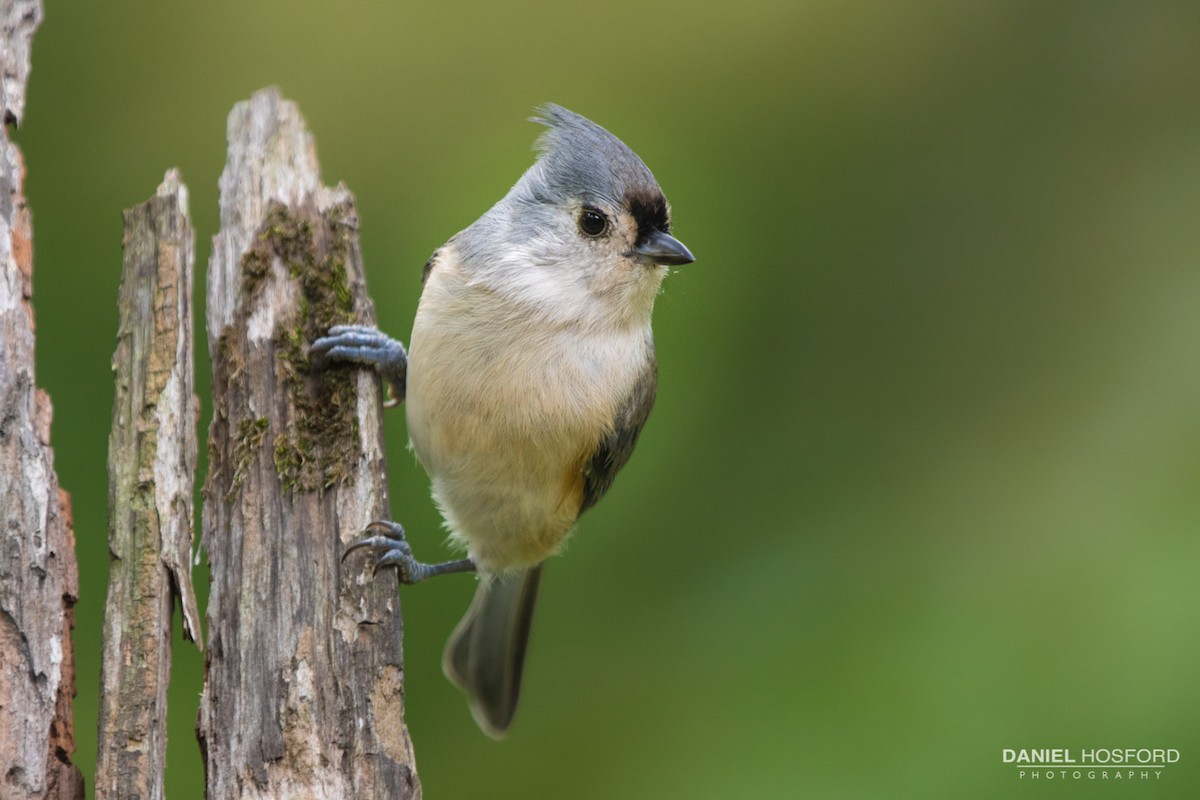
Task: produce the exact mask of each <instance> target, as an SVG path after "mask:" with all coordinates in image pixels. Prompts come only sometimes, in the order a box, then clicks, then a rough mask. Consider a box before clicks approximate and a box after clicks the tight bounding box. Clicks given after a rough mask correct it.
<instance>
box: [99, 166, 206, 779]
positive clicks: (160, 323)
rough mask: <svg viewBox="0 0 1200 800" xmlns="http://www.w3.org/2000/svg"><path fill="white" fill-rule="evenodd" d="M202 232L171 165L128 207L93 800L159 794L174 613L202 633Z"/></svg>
mask: <svg viewBox="0 0 1200 800" xmlns="http://www.w3.org/2000/svg"><path fill="white" fill-rule="evenodd" d="M194 248H195V233H194V232H193V230H192V226H191V222H190V221H189V219H188V207H187V187H186V186H184V185H183V184H182V183H180V181H179V175H178V173H177V172H175V171H174V170H171V171H170V172H168V173H167V175H166V178H165V179H164V181H163V184H162V186H160V187H159V188H158V192H157V193H156V194H155V196H154V197H152V198H150V200H148V201H147V202H145V203H143V204H142V205H140V206H136V207H134V208H131V209H128V210H127V211H126V212H125V258H124V265H123V268H122V272H121V290H120V294H119V298H118V312H119V328H118V331H117V349H116V352H115V353H114V354H113V375H114V378H115V381H116V388H115V392H114V397H113V417H112V432H111V433H110V435H109V440H108V477H109V502H108V508H109V534H108V546H109V559H110V562H109V571H108V600H107V603H106V605H105V608H104V641H103V646H102V660H101V667H100V714H99V725H98V730H99V739H98V742H97V759H96V781H95V782H96V792H95V796H96V798H97V799H98V800H108V799H109V798H144V799H145V800H151V799H153V800H161V798H162V797H163V796H164V795H163V770H164V768H165V766H166V754H167V728H166V725H167V687H168V684H169V682H170V672H171V615H172V612H173V610H174V601H175V598H176V597H178V598H179V601H180V607H181V610H182V618H183V633H184V636H186V637H187V638H188V639H191V640H192V641H197V640H198V638H199V631H198V629H197V624H198V621H199V612H198V611H197V609H196V598H195V595H194V593H193V591H192V578H191V571H190V561H191V558H190V553H191V545H192V520H193V514H192V505H193V504H192V495H193V491H194V486H195V475H196V416H197V401H196V396H195V393H194V392H195V389H194V386H195V378H194V367H193V358H192V267H193V262H194V260H195V256H194Z"/></svg>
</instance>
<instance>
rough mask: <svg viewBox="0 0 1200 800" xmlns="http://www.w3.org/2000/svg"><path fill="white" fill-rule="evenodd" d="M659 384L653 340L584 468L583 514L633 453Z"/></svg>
mask: <svg viewBox="0 0 1200 800" xmlns="http://www.w3.org/2000/svg"><path fill="white" fill-rule="evenodd" d="M657 388H658V367H657V365H656V364H655V361H654V346H653V344H652V343H651V344H650V357H649V359H648V360H647V362H646V368H645V370H644V371H643V372H642V375H641V377H640V378H639V379H638V381H637V383H636V384H635V385H634V387H633V391H632V392H630V393H629V397H627V398H626V399H625V402H624V403H623V404H622V405H621V408H620V410H619V411H618V412H617V418H616V421H615V424H614V426H613V430H612V433H610V434H609V435H608V436H606V437H605V438H604V439H603V441H601V442H600V446H599V447H598V448H596V452H595V453H593V454H592V457H591V458H590V459H588V461H587V463H586V464H585V465H584V468H583V502H582V503H581V504H580V506H579V513H580V514H582V513H583V512H584V511H587V510H588V509H589V508H591V507H592V506H594V505H596V502H597V501H599V499H600V498H601V497H603V496H604V493H605V492H607V491H608V487H610V486H612V482H613V480H614V479H615V478H616V477H617V473H618V472H620V471H621V467H623V466H625V463H626V462H627V461H629V457H630V456H631V455H633V448H634V445H636V444H637V440H638V435H639V434H640V433H641V432H642V427H643V426H644V425H645V424H646V419H647V418H648V417H649V416H650V409H652V408H653V407H654V394H655V391H656V390H657Z"/></svg>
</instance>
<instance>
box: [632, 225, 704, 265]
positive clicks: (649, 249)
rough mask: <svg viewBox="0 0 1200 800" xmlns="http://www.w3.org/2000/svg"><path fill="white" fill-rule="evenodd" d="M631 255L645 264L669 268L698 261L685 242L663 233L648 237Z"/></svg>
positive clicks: (655, 233) (657, 232)
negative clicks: (662, 265) (661, 265)
mask: <svg viewBox="0 0 1200 800" xmlns="http://www.w3.org/2000/svg"><path fill="white" fill-rule="evenodd" d="M629 254H630V255H631V256H633V257H634V258H636V259H637V260H638V261H641V262H642V263H643V264H664V265H666V266H668V267H677V266H679V265H681V264H690V263H692V262H693V261H695V260H696V257H695V256H694V255H692V251H691V250H688V249H687V246H686V245H684V243H683V242H681V241H679V240H678V239H676V238H675V237H674V236H672V235H671V234H669V233H663V232H662V231H654V232H653V233H651V234H650V235H649V236H647V237H646V241H644V242H642V243H641V244H639V245H638V246H637V247H635V248H633V250H631V251H629Z"/></svg>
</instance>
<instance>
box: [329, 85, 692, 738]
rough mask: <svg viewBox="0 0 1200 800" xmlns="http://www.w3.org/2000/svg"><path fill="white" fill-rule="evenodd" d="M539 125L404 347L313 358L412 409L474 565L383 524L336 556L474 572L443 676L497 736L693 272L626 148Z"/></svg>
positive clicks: (545, 121)
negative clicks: (534, 630)
mask: <svg viewBox="0 0 1200 800" xmlns="http://www.w3.org/2000/svg"><path fill="white" fill-rule="evenodd" d="M531 121H533V122H536V123H539V124H541V125H543V126H545V130H544V131H543V132H542V133H541V135H540V136H539V137H538V139H537V142H536V144H535V149H536V151H537V153H538V157H537V158H536V160H535V161H534V163H533V165H532V166H530V167H529V168H528V170H527V171H526V172H525V173H524V174H523V175H522V176H521V177H520V178H519V179H518V180H517V182H516V183H515V184H514V185H513V186H512V188H511V189H510V190H509V192H508V193H507V194H506V195H505V196H504V197H503V198H502V199H501V200H499V201H498V202H497V203H496V204H495V205H493V206H492V207H491V208H490V209H489V210H488V211H487V212H485V213H484V214H483V215H482V216H481V217H480V218H479V219H477V220H476V221H475V222H474V223H472V224H471V225H470V226H468V227H467V228H465V229H464V230H462V231H460V232H459V233H457V234H456V235H454V236H453V237H451V238H450V240H449V241H447V242H446V244H445V245H443V246H442V247H440V248H438V249H437V250H436V251H435V252H434V253H433V255H432V256H431V257H430V259H429V261H428V262H427V263H426V265H425V268H424V270H423V272H422V278H421V279H422V291H421V297H420V301H419V303H418V307H417V312H416V316H415V319H414V322H413V329H412V335H411V337H410V339H409V346H408V348H407V349H406V348H405V346H404V344H403V343H402V342H400V341H398V340H396V339H393V338H391V337H389V336H387V335H386V334H384V333H382V332H381V331H379V330H378V329H377V328H375V327H371V326H364V325H339V326H334V327H332V328H330V329H329V331H328V332H327V334H326V335H325V336H322V337H321V338H319V339H317V340H316V341H314V342H313V343H312V345H311V351H310V356H311V357H312V358H313V359H315V361H317V362H320V363H325V364H331V363H337V362H343V363H350V364H352V365H357V366H358V367H359V368H361V367H370V368H373V369H375V370H376V371H377V372H378V373H379V374H380V376H381V377H382V378H383V379H384V381H386V384H387V386H388V387H389V393H390V394H391V396H392V400H391V401H390V402H392V403H393V404H394V403H398V402H403V404H404V406H405V409H406V414H405V416H406V420H407V426H408V435H409V445H410V447H411V449H412V450H413V452H414V453H415V455H416V457H417V460H418V461H419V463H420V464H421V465H422V467H423V468H424V470H425V471H426V473H427V474H428V475H429V478H430V482H431V490H432V495H433V498H434V501H435V503H436V505H437V506H438V508H439V510H440V511H441V514H442V517H443V520H444V523H445V527H446V528H447V530H448V531H449V538H450V541H451V543H452V544H454V545H456V546H457V547H459V548H462V549H465V551H466V557H465V558H462V559H458V560H455V561H448V562H445V563H436V564H427V563H424V562H421V561H418V560H417V559H416V558H415V557H414V555H413V551H412V547H411V545H410V544H409V542H408V540H407V538H406V535H405V531H404V528H403V526H402V525H401V524H400V523H398V522H395V521H393V520H376V521H374V522H371V523H370V524H369V525H367V526H366V528H365V530H364V531H363V535H362V536H361V538H359V539H358V540H357V541H354V542H353V543H352V544H350V546H349V547H347V548H346V550H345V552H344V554H343V559H344V558H345V557H346V556H348V555H349V554H350V553H352V552H354V551H357V550H360V549H366V550H368V551H371V552H372V553H374V554H376V563H375V568H376V571H377V572H378V570H379V569H380V568H382V567H395V568H396V570H397V574H398V576H399V580H400V582H401V583H403V584H411V583H417V582H420V581H422V580H425V579H427V578H429V577H432V576H434V575H442V574H448V573H458V572H471V571H474V572H476V573H477V574H478V587H477V589H476V592H475V596H474V600H473V601H472V602H471V605H470V607H469V609H468V610H467V612H466V615H465V616H464V617H463V619H462V621H461V622H460V623H459V624H458V626H457V627H456V628H455V629H454V631H453V633H452V634H451V635H450V638H449V641H448V642H447V645H446V648H445V652H444V656H443V661H442V666H443V671H444V672H445V674H446V676H447V678H448V679H449V680H450V681H451V682H452V683H453V684H455V685H456V686H458V687H459V688H460V689H462V690H463V691H464V692H465V693H466V695H467V698H468V703H469V706H470V709H471V712H472V715H473V716H474V718H475V720H476V722H477V723H478V725H479V727H480V728H481V729H482V730H483V732H484V733H486V734H487V735H489V736H491V737H493V738H501V737H502V736H503V735H504V734H505V732H506V731H507V730H508V729H509V727H510V725H511V724H512V720H513V716H514V714H515V712H516V708H517V700H518V696H519V694H520V688H521V675H522V671H523V667H524V662H525V653H526V649H527V646H528V643H529V634H530V627H531V624H532V619H533V612H534V607H535V604H536V601H537V595H538V586H539V582H540V580H541V575H542V572H543V569H544V566H543V565H544V562H545V561H546V560H547V559H548V558H549V557H551V556H552V555H554V554H555V553H556V552H558V551H559V549H560V548H561V547H562V545H563V542H564V540H565V539H566V538H567V536H568V534H569V533H570V532H571V530H572V529H573V528H574V527H575V524H576V521H577V520H578V518H579V516H580V514H582V513H583V512H585V511H587V510H588V509H590V508H591V507H592V506H594V505H595V504H596V502H597V501H599V500H600V498H601V497H603V496H604V494H605V493H606V492H607V491H608V490H609V487H610V486H611V485H612V483H613V479H614V478H615V477H616V475H617V473H618V472H619V471H620V470H621V468H622V467H624V466H625V464H626V462H627V461H628V460H629V458H630V455H631V454H632V452H633V450H634V446H635V445H636V444H637V440H638V436H639V434H640V433H641V431H642V428H643V426H644V425H645V424H646V420H647V418H648V417H649V415H650V410H651V408H652V407H653V405H654V400H655V395H656V387H657V366H656V360H655V352H654V338H653V333H652V330H651V316H652V311H653V308H654V302H655V299H656V297H657V296H658V294H659V293H660V288H661V284H662V282H663V279H664V278H665V277H666V275H667V273H668V272H669V271H670V268H671V267H674V266H680V265H684V264H689V263H692V262H693V261H694V260H695V258H694V256H693V255H692V253H691V251H690V250H689V249H688V248H687V247H686V246H685V245H684V244H683V243H682V242H681V241H680V240H679V239H677V238H675V236H674V235H672V232H671V207H670V205H669V203H668V202H667V199H666V196H665V195H664V193H663V191H662V189H661V187H660V186H659V184H658V181H657V180H656V179H655V178H654V175H653V174H652V173H651V172H650V170H649V168H647V167H646V165H645V163H643V161H642V160H641V159H640V158H639V157H638V156H637V155H636V154H635V153H634V152H633V150H631V149H630V148H629V147H628V146H626V145H625V144H624V143H623V142H622V141H621V140H620V139H618V138H617V137H616V136H614V135H613V134H611V133H609V132H608V131H607V130H605V129H604V128H602V127H601V126H599V125H597V124H596V123H594V122H592V121H591V120H589V119H587V118H585V117H583V116H581V115H579V114H576V113H574V112H572V111H568V110H567V109H565V108H563V107H561V106H558V105H554V104H547V105H544V106H541V107H540V108H538V109H537V112H536V116H534V117H532V118H531Z"/></svg>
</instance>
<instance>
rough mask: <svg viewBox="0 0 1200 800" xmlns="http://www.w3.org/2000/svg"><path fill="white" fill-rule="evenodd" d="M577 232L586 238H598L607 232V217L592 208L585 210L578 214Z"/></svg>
mask: <svg viewBox="0 0 1200 800" xmlns="http://www.w3.org/2000/svg"><path fill="white" fill-rule="evenodd" d="M579 230H581V231H583V232H584V233H585V234H587V235H588V236H599V235H600V234H602V233H604V232H605V231H606V230H608V217H606V216H604V215H603V214H602V213H600V212H599V211H597V210H596V209H594V208H585V209H583V211H580V212H579Z"/></svg>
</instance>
